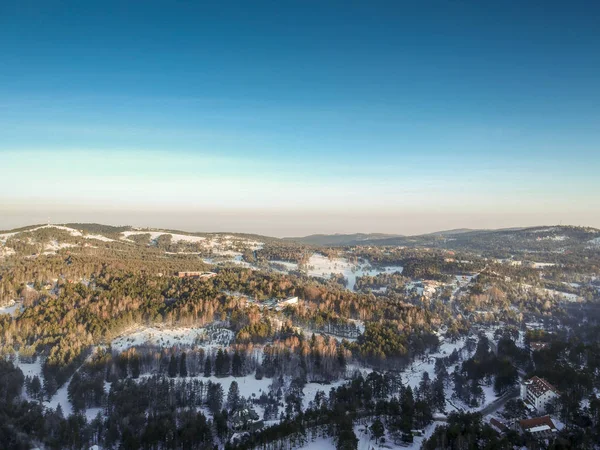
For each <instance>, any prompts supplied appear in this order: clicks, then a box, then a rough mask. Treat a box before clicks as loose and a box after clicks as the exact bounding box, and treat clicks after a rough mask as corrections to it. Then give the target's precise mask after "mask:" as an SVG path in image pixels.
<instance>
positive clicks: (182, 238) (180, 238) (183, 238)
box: [121, 231, 206, 244]
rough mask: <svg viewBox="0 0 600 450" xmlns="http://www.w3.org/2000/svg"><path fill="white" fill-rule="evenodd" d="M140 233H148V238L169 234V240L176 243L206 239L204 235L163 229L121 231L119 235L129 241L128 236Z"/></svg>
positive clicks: (154, 238)
mask: <svg viewBox="0 0 600 450" xmlns="http://www.w3.org/2000/svg"><path fill="white" fill-rule="evenodd" d="M140 234H149V235H150V239H151V240H156V239H158V238H159V237H160V236H171V242H173V243H175V244H176V243H177V242H204V241H206V238H205V237H204V236H189V235H187V234H176V233H166V232H164V231H124V232H123V233H121V235H122V236H123V238H122V239H123V240H126V241H130V242H132V241H131V239H128V238H129V236H137V235H140Z"/></svg>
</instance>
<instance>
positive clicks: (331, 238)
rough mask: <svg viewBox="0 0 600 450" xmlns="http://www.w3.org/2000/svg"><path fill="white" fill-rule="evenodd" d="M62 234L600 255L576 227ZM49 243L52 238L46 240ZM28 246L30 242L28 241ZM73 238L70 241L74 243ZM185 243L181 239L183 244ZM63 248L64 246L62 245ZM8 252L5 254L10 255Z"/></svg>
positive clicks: (68, 227) (102, 229) (79, 227)
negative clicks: (417, 232)
mask: <svg viewBox="0 0 600 450" xmlns="http://www.w3.org/2000/svg"><path fill="white" fill-rule="evenodd" d="M50 227H54V228H57V229H59V230H60V229H62V231H63V232H68V233H70V234H71V235H72V236H74V237H77V236H79V237H83V238H85V239H96V240H102V241H105V242H110V241H113V242H128V241H127V240H123V239H122V237H123V234H125V233H128V232H131V231H135V232H136V234H144V232H148V233H153V234H157V233H158V234H174V233H176V234H179V235H185V236H190V237H203V236H204V237H206V236H212V237H218V236H227V235H231V236H236V237H238V238H242V239H250V240H253V239H254V240H260V241H261V242H265V243H266V242H272V243H277V242H279V243H288V244H289V245H294V244H300V245H308V246H313V247H350V246H378V247H384V246H393V247H397V246H402V247H427V248H441V249H446V250H457V251H460V250H464V251H468V252H475V253H478V254H481V255H492V256H497V257H504V256H507V257H508V256H511V255H514V254H517V253H540V252H545V253H565V252H581V251H584V252H589V251H594V252H596V251H600V230H598V229H596V228H591V227H576V226H566V225H557V226H538V227H528V228H505V229H497V230H477V229H475V230H472V229H465V228H459V229H453V230H446V231H438V232H433V233H428V234H422V235H415V236H404V235H400V234H386V233H353V234H331V235H328V234H314V235H310V236H304V237H295V238H294V237H288V238H283V239H279V238H275V237H269V236H261V235H256V234H245V233H235V232H231V233H224V232H218V233H210V232H196V233H193V232H186V231H177V230H168V229H160V228H138V227H131V226H110V225H102V224H95V223H85V224H84V223H69V224H64V225H50ZM47 228H48V225H35V226H27V227H21V228H18V229H14V230H10V231H3V232H0V244H1V245H3V246H5V244H6V241H7V239H10V238H11V237H13V236H14V238H18V236H19V235H24V234H28V233H29V232H34V231H35V230H39V231H35V232H36V233H38V234H39V233H42V232H44V230H46V231H47ZM48 239H49V237H48ZM25 240H26V241H27V240H28V238H27V239H25ZM71 240H72V239H71V238H69V239H68V240H67V241H68V242H66V243H67V244H68V243H71V242H70V241H71ZM179 240H181V239H179ZM58 244H60V242H58ZM6 251H7V250H6V249H4V253H6Z"/></svg>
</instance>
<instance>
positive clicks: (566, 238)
mask: <svg viewBox="0 0 600 450" xmlns="http://www.w3.org/2000/svg"><path fill="white" fill-rule="evenodd" d="M599 237H600V230H598V229H595V228H589V227H575V226H566V225H561V226H539V227H531V228H510V229H500V230H465V229H459V230H450V231H440V232H435V233H429V234H423V235H416V236H387V237H386V235H383V234H377V235H363V234H350V235H313V236H307V237H304V238H295V239H293V240H295V241H296V242H301V243H305V244H309V243H311V244H316V243H320V245H328V246H356V245H369V246H394V247H397V246H407V247H433V248H441V249H448V250H468V251H473V252H478V253H482V254H489V255H493V256H508V255H511V254H516V253H538V252H556V253H564V252H568V251H581V250H586V249H590V248H592V249H593V248H594V247H597V246H598V243H597V242H598V238H599Z"/></svg>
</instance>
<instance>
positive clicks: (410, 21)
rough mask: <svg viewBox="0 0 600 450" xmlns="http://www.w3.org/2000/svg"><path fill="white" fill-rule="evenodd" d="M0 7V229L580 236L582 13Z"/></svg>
mask: <svg viewBox="0 0 600 450" xmlns="http://www.w3.org/2000/svg"><path fill="white" fill-rule="evenodd" d="M207 3H208V2H194V1H168V2H167V1H153V0H148V1H144V2H139V1H118V2H113V1H110V0H109V1H102V2H100V1H86V2H70V1H54V0H45V1H38V2H33V1H27V0H20V1H12V0H4V1H2V2H0V55H1V57H0V229H2V228H4V229H9V228H13V227H17V226H23V225H27V224H32V223H40V222H46V221H47V220H50V221H52V222H54V223H62V222H99V223H107V224H114V225H117V224H128V225H135V226H151V227H170V228H177V229H183V230H187V231H241V232H254V233H261V234H269V235H274V236H291V235H304V234H311V233H336V232H338V233H351V232H387V233H399V234H417V233H425V232H431V231H438V230H443V229H450V228H463V227H466V228H502V227H511V226H530V225H547V224H559V223H562V224H571V225H587V226H595V227H600V176H599V171H600V27H599V26H598V23H600V4H599V3H598V2H581V1H573V2H564V1H563V2H553V1H540V2H536V1H527V2H523V1H510V0H507V1H503V2H481V1H444V2H442V1H425V2H412V1H406V2H403V1H400V2H399V1H393V2H384V1H369V2H359V1H340V2H334V1H325V0H321V1H309V0H303V1H292V0H290V1H284V2H281V1H270V2H265V1H252V2H248V1H241V2H236V1H228V2H211V3H212V5H210V4H207Z"/></svg>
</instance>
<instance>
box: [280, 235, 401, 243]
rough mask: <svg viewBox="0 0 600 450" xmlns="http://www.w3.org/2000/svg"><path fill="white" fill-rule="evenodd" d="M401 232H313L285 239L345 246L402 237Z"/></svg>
mask: <svg viewBox="0 0 600 450" xmlns="http://www.w3.org/2000/svg"><path fill="white" fill-rule="evenodd" d="M402 238H404V236H402V235H400V234H383V233H354V234H311V235H310V236H304V237H287V238H283V240H285V241H295V242H299V243H302V244H306V245H323V246H345V245H360V244H362V243H369V244H371V243H374V242H378V241H383V240H390V239H402Z"/></svg>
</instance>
